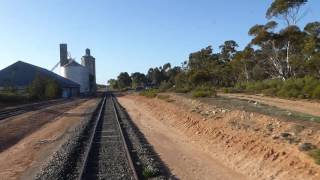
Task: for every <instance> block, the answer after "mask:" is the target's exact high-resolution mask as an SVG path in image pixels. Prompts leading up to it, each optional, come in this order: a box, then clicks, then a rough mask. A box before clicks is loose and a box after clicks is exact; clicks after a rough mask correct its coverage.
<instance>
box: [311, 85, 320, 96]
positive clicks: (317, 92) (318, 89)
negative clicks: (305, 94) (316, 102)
mask: <svg viewBox="0 0 320 180" xmlns="http://www.w3.org/2000/svg"><path fill="white" fill-rule="evenodd" d="M312 98H315V99H320V84H319V85H318V86H317V87H316V88H315V89H314V90H313V92H312Z"/></svg>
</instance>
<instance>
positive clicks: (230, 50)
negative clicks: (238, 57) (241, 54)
mask: <svg viewBox="0 0 320 180" xmlns="http://www.w3.org/2000/svg"><path fill="white" fill-rule="evenodd" d="M237 47H239V45H238V44H237V43H236V42H235V41H233V40H229V41H225V42H224V44H223V45H220V46H219V48H220V49H221V52H220V60H221V61H222V62H230V61H231V60H232V59H233V57H234V55H235V54H236V52H237V50H236V49H237Z"/></svg>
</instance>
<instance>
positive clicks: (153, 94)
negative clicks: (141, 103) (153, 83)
mask: <svg viewBox="0 0 320 180" xmlns="http://www.w3.org/2000/svg"><path fill="white" fill-rule="evenodd" d="M157 93H158V90H156V89H147V90H144V91H142V92H140V95H141V96H145V97H148V98H155V97H156V96H157Z"/></svg>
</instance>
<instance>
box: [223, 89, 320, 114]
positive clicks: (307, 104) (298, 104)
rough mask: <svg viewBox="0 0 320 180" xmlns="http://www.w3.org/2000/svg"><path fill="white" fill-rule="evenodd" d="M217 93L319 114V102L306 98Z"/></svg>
mask: <svg viewBox="0 0 320 180" xmlns="http://www.w3.org/2000/svg"><path fill="white" fill-rule="evenodd" d="M218 95H219V96H223V97H229V98H238V99H245V100H251V101H257V102H259V103H263V104H267V105H271V106H276V107H278V108H282V109H287V110H292V111H297V112H300V113H306V114H311V115H314V116H320V103H319V102H311V101H307V100H299V101H295V100H288V99H281V98H275V97H267V96H261V95H249V94H241V93H237V94H232V93H230V94H226V93H219V94H218Z"/></svg>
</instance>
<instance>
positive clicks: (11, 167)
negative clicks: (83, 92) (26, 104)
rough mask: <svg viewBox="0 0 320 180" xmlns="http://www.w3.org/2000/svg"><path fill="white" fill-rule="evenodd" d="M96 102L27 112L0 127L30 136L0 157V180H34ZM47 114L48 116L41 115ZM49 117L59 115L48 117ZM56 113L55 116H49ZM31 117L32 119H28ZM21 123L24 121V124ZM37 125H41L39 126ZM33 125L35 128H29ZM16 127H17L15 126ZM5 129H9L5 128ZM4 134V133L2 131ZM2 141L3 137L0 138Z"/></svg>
mask: <svg viewBox="0 0 320 180" xmlns="http://www.w3.org/2000/svg"><path fill="white" fill-rule="evenodd" d="M97 102H98V99H92V100H88V101H85V102H84V101H82V102H81V103H78V104H77V105H73V106H71V108H69V109H68V108H67V109H64V111H63V113H61V112H60V113H57V112H59V111H62V109H63V108H59V106H57V107H55V108H53V109H51V108H52V107H51V108H48V109H46V110H41V112H42V114H41V116H39V114H37V113H39V112H30V113H26V114H23V115H20V116H18V117H15V118H14V119H11V120H6V121H4V122H2V123H1V124H0V128H2V129H5V128H6V127H8V126H10V127H12V128H9V129H10V133H9V134H11V135H12V136H13V135H14V133H15V134H16V135H19V133H20V132H21V131H23V130H26V132H28V129H29V130H30V129H31V130H30V132H28V133H27V134H25V135H24V136H22V137H21V138H20V139H19V141H18V142H17V143H16V144H14V145H12V146H10V147H9V148H7V149H5V150H4V151H2V152H1V153H0V162H6V163H0V179H6V180H8V179H34V176H35V174H36V173H37V172H38V171H39V169H40V167H41V166H42V165H43V164H44V163H45V162H46V161H47V160H48V159H49V157H50V155H51V154H52V153H53V152H55V151H57V150H58V149H59V148H60V146H61V145H62V144H63V143H64V141H65V140H66V139H68V138H67V137H68V136H69V134H70V132H72V130H73V128H74V127H75V126H76V125H77V124H78V123H79V122H81V121H82V120H83V119H84V118H86V117H87V116H89V115H90V114H91V113H92V111H93V110H94V108H95V106H96V105H97ZM44 112H47V114H43V113H44ZM50 112H51V114H58V115H56V116H50ZM52 112H55V113H52ZM30 117H32V118H30ZM23 120H24V121H23ZM36 121H44V122H43V123H41V124H40V125H39V124H38V123H35V122H36ZM31 124H32V125H34V126H37V127H36V128H34V127H30V126H31ZM15 125H16V126H15ZM7 129H8V128H7ZM1 133H3V131H1ZM1 137H5V136H1Z"/></svg>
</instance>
